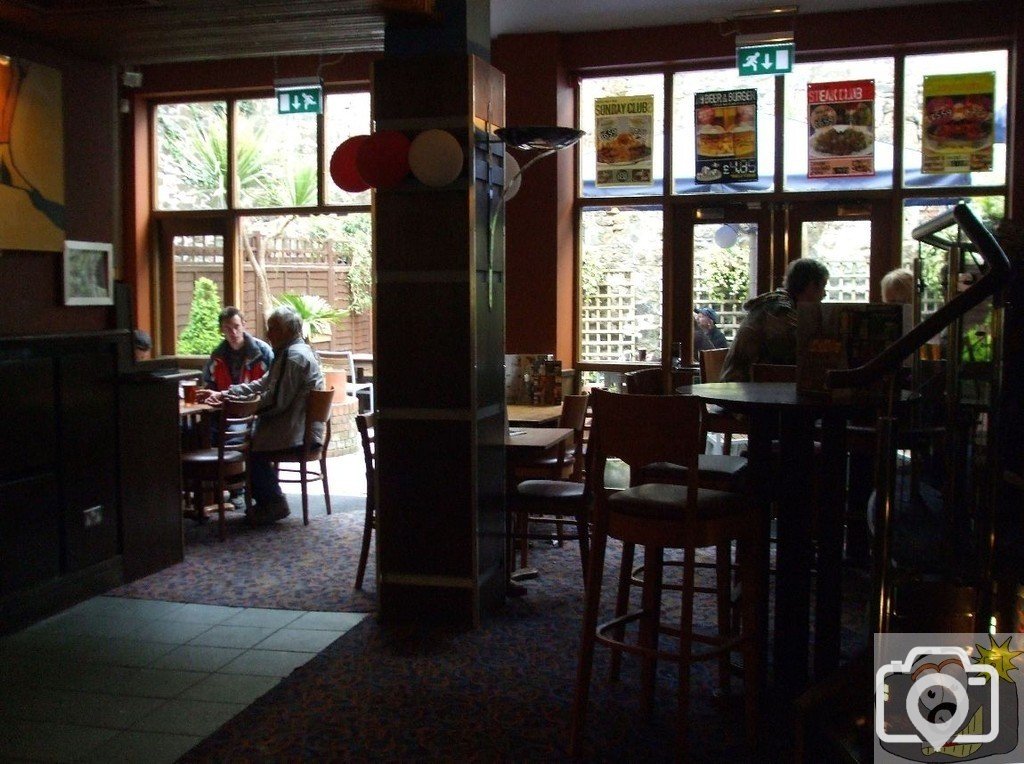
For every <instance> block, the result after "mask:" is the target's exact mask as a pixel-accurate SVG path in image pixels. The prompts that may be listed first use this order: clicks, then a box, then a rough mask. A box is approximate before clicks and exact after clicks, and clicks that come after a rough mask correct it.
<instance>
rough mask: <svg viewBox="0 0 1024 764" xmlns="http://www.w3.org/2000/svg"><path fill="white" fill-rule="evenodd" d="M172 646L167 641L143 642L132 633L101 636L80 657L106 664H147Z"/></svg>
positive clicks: (168, 650)
mask: <svg viewBox="0 0 1024 764" xmlns="http://www.w3.org/2000/svg"><path fill="white" fill-rule="evenodd" d="M173 647H174V646H173V645H170V644H167V643H161V642H143V641H142V640H138V639H135V638H134V635H132V637H131V638H129V639H120V638H102V639H97V640H95V641H94V642H93V643H92V646H91V648H90V649H89V650H88V651H87V652H85V654H84V655H83V656H82V659H83V660H86V661H90V662H92V663H103V664H106V665H108V666H149V665H150V664H152V663H153V661H155V660H156V659H157V658H159V657H160V656H161V655H165V654H166V653H168V652H170V650H171V649H172V648H173Z"/></svg>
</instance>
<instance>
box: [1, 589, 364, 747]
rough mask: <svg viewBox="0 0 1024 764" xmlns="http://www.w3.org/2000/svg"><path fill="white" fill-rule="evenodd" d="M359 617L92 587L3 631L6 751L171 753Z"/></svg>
mask: <svg viewBox="0 0 1024 764" xmlns="http://www.w3.org/2000/svg"><path fill="white" fill-rule="evenodd" d="M364 617H365V614H361V613H308V612H302V611H295V610H265V609H261V608H240V607H220V606H214V605H195V604H182V603H177V602H156V601H152V600H132V599H125V598H120V597H95V598H93V599H91V600H88V601H86V602H83V603H81V604H79V605H77V606H75V607H73V608H71V609H69V610H66V611H64V612H63V613H60V614H58V615H56V616H53V617H52V618H49V619H47V620H45V621H40V622H39V623H36V624H34V625H33V626H31V627H29V628H27V629H25V630H23V631H20V632H18V633H16V634H11V635H9V636H6V637H3V638H0V729H2V730H3V732H2V734H0V761H4V762H6V761H94V762H108V761H120V762H129V761H138V762H146V764H157V762H171V761H174V760H175V759H177V758H178V757H179V756H181V755H182V754H183V753H185V752H186V751H188V750H189V749H190V748H192V747H193V746H194V745H196V744H197V743H198V742H200V741H201V740H202V739H203V738H204V737H206V736H208V735H209V734H210V733H212V732H213V731H214V730H216V729H217V728H218V727H220V726H221V725H222V724H223V723H224V722H226V721H227V720H228V719H230V718H231V717H232V716H234V715H235V714H237V713H238V712H239V711H241V710H242V709H244V708H245V707H246V706H248V705H249V704H250V703H252V702H253V701H254V700H255V699H256V698H258V697H260V696H261V695H263V694H264V693H265V692H267V691H268V690H269V689H271V688H272V687H273V686H274V685H276V684H277V683H278V682H279V681H280V680H281V678H282V677H284V676H287V675H288V674H289V673H290V672H291V671H292V670H293V669H295V668H296V667H298V666H301V665H302V664H303V663H305V662H306V661H308V660H309V659H310V658H312V657H313V656H314V655H316V654H317V653H318V652H320V651H321V650H323V649H324V648H325V647H326V646H327V645H329V644H330V643H331V642H333V641H334V640H336V639H337V638H338V637H340V636H341V635H342V634H344V633H345V632H346V631H348V630H349V629H351V628H352V627H353V626H355V625H356V624H357V623H359V621H360V620H361V619H362V618H364Z"/></svg>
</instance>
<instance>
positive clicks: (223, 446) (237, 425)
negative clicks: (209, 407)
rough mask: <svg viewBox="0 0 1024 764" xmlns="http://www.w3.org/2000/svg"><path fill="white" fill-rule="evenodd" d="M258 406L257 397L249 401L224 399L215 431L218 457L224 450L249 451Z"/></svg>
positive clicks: (221, 457) (221, 456)
mask: <svg viewBox="0 0 1024 764" xmlns="http://www.w3.org/2000/svg"><path fill="white" fill-rule="evenodd" d="M259 407H260V400H259V399H258V398H256V399H253V400H251V401H240V400H232V399H230V398H225V399H224V405H223V406H222V407H221V411H220V419H219V424H218V433H217V450H218V457H219V458H220V459H221V460H223V455H224V452H225V451H242V452H245V453H247V452H248V451H249V446H250V444H251V442H252V433H253V430H254V428H255V426H256V419H257V418H258V417H257V415H256V412H257V410H259Z"/></svg>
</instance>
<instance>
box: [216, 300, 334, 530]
mask: <svg viewBox="0 0 1024 764" xmlns="http://www.w3.org/2000/svg"><path fill="white" fill-rule="evenodd" d="M267 339H268V340H270V344H271V345H272V346H273V349H274V356H275V357H274V363H273V365H272V366H271V367H270V373H269V374H267V375H265V376H262V377H260V378H259V379H257V380H256V381H255V382H243V383H241V384H237V385H231V386H230V387H228V388H227V389H226V390H223V391H219V392H210V391H202V393H203V395H201V398H202V399H203V400H205V401H206V402H207V403H211V404H217V403H220V402H221V400H223V398H224V397H235V396H237V397H245V396H252V395H257V396H259V398H260V402H261V404H262V405H261V406H260V409H259V419H258V420H257V422H256V430H255V432H254V433H253V439H252V451H251V452H250V454H249V472H250V479H251V482H252V498H253V502H254V504H253V508H252V511H251V512H250V514H249V518H248V519H249V522H250V523H251V524H253V525H262V524H265V523H272V522H274V521H276V520H280V519H282V518H284V517H287V516H288V513H289V510H288V502H287V500H286V499H285V496H284V493H283V492H282V491H281V486H280V484H279V483H278V481H277V473H276V472H275V470H274V467H273V464H272V461H271V459H270V458H269V455H270V453H272V452H279V451H284V450H288V449H295V451H296V453H298V451H299V449H301V447H302V437H303V435H304V433H305V429H306V395H307V393H309V391H310V390H323V389H324V377H323V374H322V373H321V372H320V362H319V361H318V360H317V357H316V354H315V353H314V352H313V349H312V348H310V346H309V345H307V344H306V343H305V342H304V341H303V339H302V319H300V318H299V315H298V313H296V312H295V311H294V310H293V309H292V308H290V307H288V306H281V307H279V308H277V309H276V310H274V312H273V313H271V314H270V317H269V318H268V319H267ZM322 426H323V425H321V427H322ZM323 435H324V433H323V432H321V433H320V434H319V437H320V438H321V439H322V438H323Z"/></svg>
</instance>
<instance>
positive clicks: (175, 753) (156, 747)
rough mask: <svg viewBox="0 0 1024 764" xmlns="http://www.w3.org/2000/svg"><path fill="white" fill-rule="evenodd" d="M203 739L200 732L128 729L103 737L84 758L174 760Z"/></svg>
mask: <svg viewBox="0 0 1024 764" xmlns="http://www.w3.org/2000/svg"><path fill="white" fill-rule="evenodd" d="M202 740H203V738H202V736H200V735H174V734H170V733H167V732H142V731H136V730H129V731H127V732H119V733H117V734H116V735H114V736H113V737H112V738H110V739H109V740H106V741H104V742H103V743H101V744H100V745H99V746H98V747H97V748H94V749H93V750H92V751H90V752H89V753H88V754H87V755H86V756H85V757H84V759H83V760H84V761H87V762H91V763H92V764H107V763H108V762H111V761H116V762H119V764H172V762H175V761H177V760H178V759H179V758H181V756H182V755H183V754H185V753H188V751H190V750H192V749H193V748H195V747H196V746H197V745H199V743H201V742H202Z"/></svg>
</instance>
